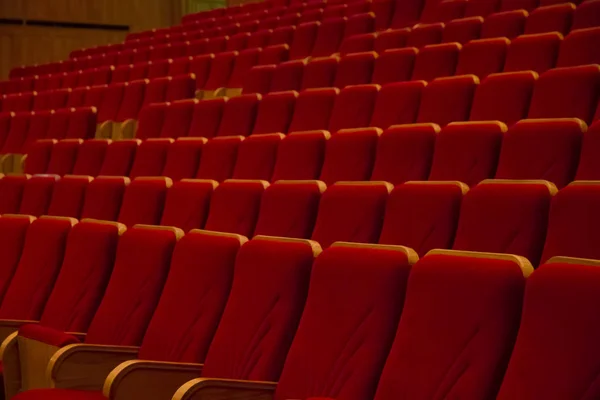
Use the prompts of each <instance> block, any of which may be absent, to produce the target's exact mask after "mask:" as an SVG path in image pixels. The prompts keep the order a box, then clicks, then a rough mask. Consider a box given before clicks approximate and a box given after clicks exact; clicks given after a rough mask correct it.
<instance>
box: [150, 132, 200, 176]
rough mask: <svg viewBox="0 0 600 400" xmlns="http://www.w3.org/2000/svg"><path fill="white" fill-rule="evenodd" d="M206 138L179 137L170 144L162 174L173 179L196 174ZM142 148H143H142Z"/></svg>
mask: <svg viewBox="0 0 600 400" xmlns="http://www.w3.org/2000/svg"><path fill="white" fill-rule="evenodd" d="M206 142H207V139H205V138H187V137H184V138H179V139H177V140H175V141H174V142H172V143H171V144H170V145H169V146H168V150H167V156H166V158H165V162H164V168H163V170H162V173H161V174H160V175H161V176H166V177H169V178H171V179H173V181H179V180H181V179H191V178H194V177H195V176H196V172H197V171H198V166H199V164H200V156H201V154H202V148H203V147H204V144H205V143H206ZM140 150H141V149H140Z"/></svg>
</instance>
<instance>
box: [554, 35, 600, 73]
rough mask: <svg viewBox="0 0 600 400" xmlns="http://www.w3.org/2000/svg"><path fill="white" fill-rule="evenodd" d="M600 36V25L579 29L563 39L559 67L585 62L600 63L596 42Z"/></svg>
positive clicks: (557, 64) (557, 62)
mask: <svg viewBox="0 0 600 400" xmlns="http://www.w3.org/2000/svg"><path fill="white" fill-rule="evenodd" d="M599 38H600V27H596V28H587V29H577V30H575V31H572V32H571V33H569V34H568V35H567V36H565V39H564V40H563V42H562V44H561V46H560V52H559V53H558V60H557V61H556V66H557V67H571V66H576V65H585V64H600V57H599V56H598V52H597V51H596V43H598V39H599Z"/></svg>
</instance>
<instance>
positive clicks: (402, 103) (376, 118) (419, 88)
mask: <svg viewBox="0 0 600 400" xmlns="http://www.w3.org/2000/svg"><path fill="white" fill-rule="evenodd" d="M426 86H427V82H425V81H413V82H399V83H389V84H387V85H383V86H382V87H381V90H380V91H379V95H378V96H377V101H376V102H375V107H374V109H373V115H372V117H371V125H370V126H375V127H379V128H382V129H386V128H388V127H390V126H392V125H397V124H411V123H413V122H415V121H416V120H417V115H418V112H419V104H420V102H421V94H422V92H423V90H424V89H425V87H426Z"/></svg>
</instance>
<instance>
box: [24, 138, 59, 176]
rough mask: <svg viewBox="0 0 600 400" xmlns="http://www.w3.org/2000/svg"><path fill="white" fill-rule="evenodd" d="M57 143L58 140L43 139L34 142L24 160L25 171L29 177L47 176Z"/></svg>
mask: <svg viewBox="0 0 600 400" xmlns="http://www.w3.org/2000/svg"><path fill="white" fill-rule="evenodd" d="M55 143H56V140H54V139H42V140H37V141H35V142H33V143H32V144H31V145H30V146H29V149H28V150H27V155H26V157H25V158H24V160H23V162H24V167H23V171H24V172H25V173H26V174H29V175H35V174H45V173H46V170H47V169H48V162H49V161H50V157H51V156H52V149H53V148H54V144H55Z"/></svg>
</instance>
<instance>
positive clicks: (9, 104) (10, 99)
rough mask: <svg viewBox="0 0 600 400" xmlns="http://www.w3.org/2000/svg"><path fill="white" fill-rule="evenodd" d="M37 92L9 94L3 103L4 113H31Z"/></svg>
mask: <svg viewBox="0 0 600 400" xmlns="http://www.w3.org/2000/svg"><path fill="white" fill-rule="evenodd" d="M36 96H37V93H36V92H27V93H15V94H7V95H5V97H4V100H3V101H2V111H14V112H19V111H31V110H32V107H33V101H34V99H35V97H36Z"/></svg>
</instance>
